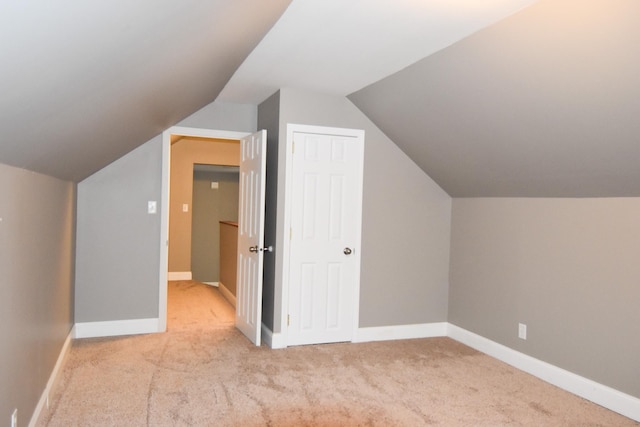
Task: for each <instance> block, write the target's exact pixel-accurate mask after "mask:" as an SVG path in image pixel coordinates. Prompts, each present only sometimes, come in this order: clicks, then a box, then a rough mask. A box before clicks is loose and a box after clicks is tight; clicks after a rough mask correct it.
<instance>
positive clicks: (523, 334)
mask: <svg viewBox="0 0 640 427" xmlns="http://www.w3.org/2000/svg"><path fill="white" fill-rule="evenodd" d="M518 338H520V339H523V340H526V339H527V325H525V324H524V323H518Z"/></svg>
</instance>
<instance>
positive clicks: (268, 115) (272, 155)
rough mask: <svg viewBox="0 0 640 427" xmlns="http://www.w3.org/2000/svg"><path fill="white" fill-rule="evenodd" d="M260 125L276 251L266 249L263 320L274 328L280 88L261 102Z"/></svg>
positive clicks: (269, 226) (268, 233)
mask: <svg viewBox="0 0 640 427" xmlns="http://www.w3.org/2000/svg"><path fill="white" fill-rule="evenodd" d="M258 129H266V131H267V179H266V183H265V193H266V194H265V200H266V211H265V215H264V242H265V245H267V246H269V245H271V246H273V247H274V252H264V276H263V283H262V323H264V324H265V325H266V326H267V327H268V328H269V329H271V330H273V318H274V317H273V316H274V311H273V309H274V303H275V301H274V298H275V288H276V284H275V280H276V257H275V251H276V250H277V249H278V247H277V245H276V233H277V229H276V222H277V216H278V210H277V208H278V141H279V135H280V91H278V92H276V93H274V94H273V95H272V96H270V97H269V98H268V99H266V100H265V101H264V102H262V103H261V104H260V105H259V106H258Z"/></svg>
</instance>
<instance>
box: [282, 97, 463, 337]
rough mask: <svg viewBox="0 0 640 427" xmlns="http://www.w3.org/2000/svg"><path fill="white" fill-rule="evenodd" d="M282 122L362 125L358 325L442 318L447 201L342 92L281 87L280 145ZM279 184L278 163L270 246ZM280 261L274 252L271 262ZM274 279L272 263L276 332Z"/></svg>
mask: <svg viewBox="0 0 640 427" xmlns="http://www.w3.org/2000/svg"><path fill="white" fill-rule="evenodd" d="M287 123H296V124H306V125H318V126H333V127H343V128H354V129H364V130H365V158H364V188H363V193H364V194H363V223H362V264H361V285H360V286H361V288H360V291H361V293H360V320H359V322H360V323H359V324H360V327H373V326H391V325H406V324H419V323H430V322H444V321H446V320H447V306H448V302H447V298H448V269H449V238H450V219H451V198H450V197H449V196H448V195H447V194H446V193H445V192H444V191H443V190H442V189H441V188H440V187H439V186H438V185H437V184H436V183H435V182H434V181H433V180H431V178H429V177H428V176H427V175H426V174H425V173H424V172H423V171H422V170H421V169H420V168H418V167H417V166H416V165H415V163H413V162H412V161H411V160H410V159H409V158H408V157H407V156H406V155H405V154H404V153H403V152H402V151H401V150H400V149H399V148H398V147H397V146H396V145H395V144H394V143H393V141H391V140H390V139H389V138H387V137H386V136H385V135H384V134H383V133H382V132H381V131H380V130H379V129H378V128H377V127H376V126H375V125H373V123H372V122H371V121H369V120H368V119H367V118H366V116H364V114H362V112H361V111H360V110H358V109H357V108H356V107H355V106H354V105H353V104H352V103H351V101H349V100H348V99H347V98H345V97H335V96H326V95H321V94H317V93H312V92H306V91H300V90H294V89H281V90H280V117H279V127H280V133H279V146H280V147H283V146H284V145H285V144H286V124H287ZM284 151H285V150H280V152H279V159H278V161H279V164H280V165H284V164H285V161H284V159H285V153H284ZM283 186H284V168H283V167H280V168H279V171H278V194H277V200H278V215H277V229H278V233H277V239H278V240H277V246H279V245H281V242H282V239H283V236H284V233H283V228H284V227H283V220H282V218H283V212H284V203H283V200H284V199H283ZM282 262H283V260H282V254H281V252H280V251H279V252H278V253H276V266H281V265H282ZM281 276H282V271H281V268H278V269H277V270H276V277H275V289H274V323H275V325H274V328H275V331H274V332H280V330H279V328H280V321H281V318H280V313H281V310H282V306H281V304H280V301H281V295H282V288H281V284H282V277H281Z"/></svg>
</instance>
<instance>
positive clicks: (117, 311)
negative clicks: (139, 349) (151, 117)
mask: <svg viewBox="0 0 640 427" xmlns="http://www.w3.org/2000/svg"><path fill="white" fill-rule="evenodd" d="M161 148H162V140H161V137H160V136H157V137H156V138H154V139H152V140H151V141H149V142H147V143H146V144H144V145H142V146H140V147H138V148H136V149H135V150H133V151H132V152H130V153H129V154H127V155H126V156H124V157H122V158H120V159H119V160H117V161H115V162H114V163H112V164H110V165H109V166H108V167H106V168H104V169H102V170H101V171H99V172H97V173H95V174H93V175H92V176H90V177H89V178H87V179H85V180H84V181H82V182H81V183H80V184H78V228H77V234H78V236H77V250H78V255H77V265H76V300H75V307H76V311H75V314H76V322H79V323H83V322H96V321H110V320H127V319H147V318H156V317H158V281H159V278H160V276H159V271H160V255H159V250H160V214H159V213H157V214H155V215H152V214H148V213H147V202H148V201H150V200H155V201H157V203H158V206H160V189H161V173H162V171H161V166H162V165H161V159H162V157H161V154H162V150H161Z"/></svg>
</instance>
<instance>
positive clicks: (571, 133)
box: [349, 0, 640, 197]
mask: <svg viewBox="0 0 640 427" xmlns="http://www.w3.org/2000/svg"><path fill="white" fill-rule="evenodd" d="M638 40H640V2H638V1H636V0H591V1H588V2H585V1H582V0H563V1H557V0H542V1H540V2H538V3H536V4H535V5H533V6H531V7H529V8H527V9H525V10H523V11H521V12H519V13H517V14H515V15H513V16H511V17H509V18H507V19H505V20H503V21H501V22H499V23H497V24H495V25H494V26H491V27H489V28H487V29H484V30H482V31H480V32H478V33H476V34H474V35H472V36H470V37H468V38H467V39H465V40H462V41H460V42H458V43H456V44H455V45H453V46H451V47H449V48H447V49H444V50H442V51H440V52H438V53H436V54H434V55H432V56H430V57H428V58H425V59H423V60H421V61H419V62H417V63H415V64H414V65H411V66H410V67H408V68H406V69H404V70H402V71H400V72H398V73H396V74H394V75H392V76H389V77H387V78H385V79H383V80H381V81H379V82H377V83H374V84H372V85H370V86H369V87H367V88H364V89H362V90H360V91H358V92H356V93H354V94H352V95H351V96H350V97H349V98H350V99H351V100H352V101H353V102H354V103H355V104H356V105H357V106H358V107H359V108H360V109H361V110H362V111H364V112H365V114H367V115H368V116H369V117H370V118H371V119H372V120H373V121H374V122H375V123H376V124H377V125H378V126H379V127H380V128H381V129H382V130H383V131H384V132H385V133H386V134H387V135H389V137H390V138H391V139H392V140H393V141H394V142H396V144H398V145H399V146H400V147H401V148H402V149H403V150H404V151H405V152H406V153H407V154H408V155H409V156H410V157H411V158H412V159H413V160H414V161H415V162H416V163H417V164H418V165H419V166H420V167H421V168H422V169H423V170H424V171H425V172H426V173H427V174H429V175H430V176H431V177H432V178H433V179H434V180H435V181H436V182H438V183H439V184H440V185H441V186H442V187H443V188H444V189H445V190H446V191H447V192H448V193H449V194H450V195H452V196H454V197H476V196H489V197H491V196H508V197H612V196H635V197H637V196H640V167H639V166H638V165H639V164H640V120H639V119H638V117H640V49H638Z"/></svg>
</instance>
